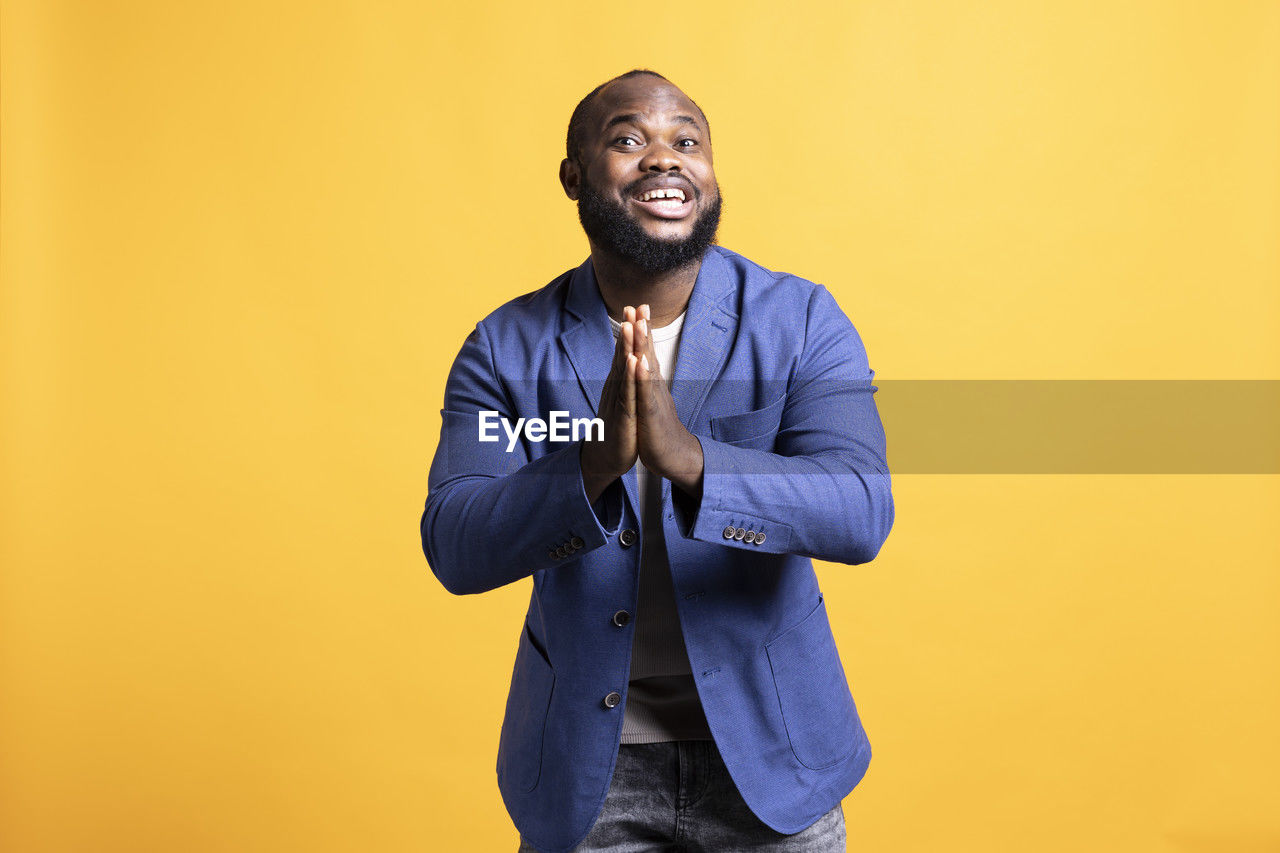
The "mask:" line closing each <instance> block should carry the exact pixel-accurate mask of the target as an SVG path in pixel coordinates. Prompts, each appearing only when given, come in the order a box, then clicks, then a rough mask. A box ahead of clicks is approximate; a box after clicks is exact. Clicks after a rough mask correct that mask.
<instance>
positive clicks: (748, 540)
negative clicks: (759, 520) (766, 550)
mask: <svg viewBox="0 0 1280 853" xmlns="http://www.w3.org/2000/svg"><path fill="white" fill-rule="evenodd" d="M742 541H743V542H746V543H747V544H748V545H750V544H751V543H752V542H754V541H756V532H755V531H754V530H748V531H747V535H746V536H744V537H742Z"/></svg>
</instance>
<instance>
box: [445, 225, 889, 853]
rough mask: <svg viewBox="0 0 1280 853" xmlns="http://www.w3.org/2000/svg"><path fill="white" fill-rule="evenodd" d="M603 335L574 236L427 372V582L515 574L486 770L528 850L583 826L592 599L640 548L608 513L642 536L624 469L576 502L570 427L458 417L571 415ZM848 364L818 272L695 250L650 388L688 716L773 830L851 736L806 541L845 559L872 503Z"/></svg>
mask: <svg viewBox="0 0 1280 853" xmlns="http://www.w3.org/2000/svg"><path fill="white" fill-rule="evenodd" d="M613 346H614V339H613V335H612V333H611V330H610V327H609V321H608V314H607V311H606V308H605V305H604V301H603V300H602V298H601V296H600V292H599V288H598V286H597V284H596V281H595V275H594V272H593V269H592V266H591V262H590V260H589V259H588V260H587V261H586V262H584V263H583V264H582V265H581V266H580V267H578V268H577V269H575V270H572V271H570V272H567V273H565V274H564V275H562V276H560V277H558V278H556V279H555V280H554V281H552V282H551V283H550V284H548V285H547V286H545V287H543V288H541V289H539V290H537V291H534V292H533V293H529V294H526V295H524V296H522V297H520V298H518V299H515V300H512V301H511V302H509V303H507V304H506V305H503V306H502V307H501V308H499V309H498V310H496V311H494V312H493V313H492V314H490V315H489V316H488V317H486V318H485V319H484V320H483V321H481V322H480V323H479V324H478V325H477V326H476V329H475V331H474V332H473V333H472V334H471V335H470V336H468V338H467V340H466V342H465V343H464V344H463V347H462V350H461V352H460V353H459V354H458V357H457V359H456V360H455V362H454V365H453V369H452V370H451V372H450V374H449V379H448V382H447V384H446V388H445V402H444V409H443V410H442V413H441V414H442V419H443V423H442V427H441V439H440V444H439V447H438V449H437V451H436V455H435V459H434V460H433V462H432V465H431V472H430V477H429V493H428V497H427V501H426V508H425V511H424V512H423V515H422V525H421V532H422V545H423V551H424V553H425V554H426V557H427V560H428V562H429V563H430V565H431V568H432V570H433V571H434V572H435V574H436V577H437V578H439V580H440V582H441V583H442V584H443V585H444V586H445V588H446V589H448V590H449V591H451V592H453V593H456V594H467V593H479V592H484V591H486V590H490V589H494V588H496V587H499V586H502V585H504V584H507V583H510V582H512V581H515V580H518V579H520V578H524V577H528V576H530V575H532V576H533V591H532V595H531V597H530V602H529V610H528V615H527V617H526V620H525V623H524V626H523V627H522V629H521V631H520V632H519V639H518V641H517V644H516V657H515V667H514V670H513V673H512V679H511V690H510V693H509V696H508V700H507V708H506V716H505V718H504V721H503V725H502V733H501V738H500V742H499V748H498V763H497V772H498V784H499V788H500V790H501V792H502V797H503V801H504V802H505V803H506V806H507V809H508V811H509V812H510V814H511V817H512V820H513V821H514V822H515V824H516V827H517V828H518V829H519V831H520V832H521V834H522V835H524V836H525V837H526V838H527V839H529V841H530V842H531V843H533V844H534V845H535V846H537V847H538V848H539V849H541V850H545V851H548V853H562V851H568V850H570V849H572V848H573V847H574V846H575V845H576V844H577V843H578V842H579V841H581V840H582V839H583V838H584V837H585V836H586V835H587V833H588V832H589V831H590V829H591V827H592V824H593V823H594V821H595V819H596V816H597V815H598V814H599V813H600V811H601V808H602V807H603V805H604V801H605V796H606V793H607V792H608V790H609V783H610V779H611V777H612V774H613V767H614V762H615V760H616V758H617V754H618V743H619V735H620V732H621V727H622V719H623V714H622V711H623V702H624V701H625V694H626V686H627V680H628V672H629V667H630V654H631V641H632V626H633V625H634V621H632V622H627V623H626V624H624V625H618V624H616V623H615V621H614V620H613V618H612V617H613V614H614V613H615V612H617V611H619V610H626V611H629V612H632V613H634V611H635V603H636V596H637V580H638V569H639V562H640V552H641V548H640V547H639V544H638V543H632V544H630V545H628V543H630V542H631V539H630V537H624V536H622V535H621V534H622V532H623V531H628V532H633V533H638V534H639V536H641V537H643V536H644V530H643V529H642V527H641V509H640V506H639V501H638V495H637V488H636V485H637V484H636V475H635V470H634V469H633V470H632V471H631V472H630V473H629V474H627V475H626V476H625V477H623V478H622V479H621V480H620V481H618V482H617V483H615V484H613V485H612V486H610V487H609V489H607V490H606V492H605V494H604V495H603V496H602V497H601V499H600V501H598V502H597V504H596V505H595V506H592V505H591V504H590V503H589V502H588V499H587V496H586V492H585V490H584V488H583V484H582V478H581V473H580V470H579V465H578V454H579V450H580V444H579V443H572V442H570V443H553V442H550V441H543V442H535V441H530V440H527V439H524V440H521V441H519V442H518V443H517V445H516V446H515V447H514V448H512V451H511V452H507V441H506V438H505V436H503V439H502V440H501V441H499V442H480V441H479V440H478V435H479V413H480V412H482V411H497V412H500V413H501V415H502V416H503V417H506V418H508V419H510V420H511V421H513V422H514V421H515V419H516V418H519V417H526V418H527V417H540V418H544V419H547V418H549V417H550V413H551V412H553V411H567V412H569V414H570V416H571V417H573V418H584V417H585V418H589V417H593V416H594V414H595V407H596V405H597V403H598V401H599V399H600V391H601V389H602V387H603V383H604V380H605V377H606V376H607V375H608V371H609V366H610V362H611V359H612V354H613ZM872 378H873V374H872V372H871V370H870V368H869V367H868V364H867V356H866V353H865V351H864V349H863V346H862V342H861V340H860V338H859V337H858V334H857V332H856V331H855V330H854V327H853V325H852V324H851V323H850V322H849V320H848V318H847V317H846V316H845V315H844V313H843V312H842V311H841V310H840V308H839V307H838V306H837V304H836V302H835V299H834V298H832V296H831V294H830V293H829V292H827V290H826V289H825V288H823V287H822V286H821V285H817V284H814V283H812V282H809V281H806V280H804V279H801V278H798V277H795V276H791V275H787V274H784V273H776V272H771V271H769V270H766V269H764V268H762V267H760V266H758V265H756V264H754V263H752V262H751V261H749V260H747V259H746V258H743V257H742V256H740V255H737V254H735V253H733V252H730V251H728V250H726V249H723V248H720V247H713V248H711V249H710V250H708V252H707V254H706V256H705V257H704V259H703V264H702V268H701V270H700V272H699V275H698V279H697V283H696V284H695V286H694V289H693V293H692V295H691V297H690V300H689V306H688V309H687V314H686V317H685V324H684V330H683V333H682V336H681V341H680V358H679V362H678V365H677V368H676V373H675V376H674V377H673V379H672V388H671V393H672V397H673V398H674V400H675V404H676V411H677V413H678V414H679V416H680V419H681V422H682V423H684V424H685V426H686V427H687V428H688V429H689V431H690V432H692V433H693V434H694V435H695V436H696V437H697V438H698V440H699V442H700V443H701V444H702V450H703V456H704V459H705V467H704V473H703V489H702V494H701V497H700V500H698V501H694V500H693V499H692V498H690V497H689V496H687V495H684V493H683V492H681V491H679V490H675V491H674V492H673V490H672V489H671V485H670V483H668V482H665V481H664V483H663V508H664V511H663V524H664V532H665V536H666V542H667V548H668V554H669V558H670V563H671V573H672V582H673V586H674V589H675V596H676V606H677V609H678V611H679V616H680V624H681V627H682V630H683V632H684V637H685V644H686V647H687V650H688V654H689V661H690V663H691V664H692V667H693V675H694V679H695V681H696V683H697V688H698V695H699V698H700V699H701V702H702V706H703V710H704V712H705V714H706V717H707V722H708V724H709V726H710V728H711V732H712V735H713V736H714V738H715V743H716V745H717V747H718V749H719V751H720V754H721V756H722V757H723V760H724V764H725V766H726V767H727V768H728V771H729V773H730V775H731V777H732V779H733V781H734V784H735V785H736V786H737V788H738V790H739V791H740V792H741V794H742V797H743V799H744V801H745V802H746V803H747V805H748V806H749V807H750V808H751V810H752V812H754V814H755V815H756V816H757V817H759V818H760V820H761V821H763V822H764V823H765V824H767V825H768V826H770V827H771V828H773V829H774V830H776V831H778V832H780V833H787V834H790V833H795V832H799V831H800V830H802V829H804V828H805V827H807V826H809V825H811V824H813V823H814V821H816V820H817V819H818V818H820V817H822V816H823V815H825V814H827V813H828V812H830V811H831V809H832V808H834V807H835V806H836V805H837V804H838V803H839V802H840V800H841V799H843V798H844V797H845V796H846V795H847V794H848V793H849V792H850V791H851V790H853V788H854V786H855V785H856V784H857V783H858V781H859V780H860V779H861V778H862V776H863V774H864V773H865V772H866V769H867V765H868V762H869V761H870V758H871V749H870V745H869V743H868V741H867V737H866V734H865V732H864V731H863V728H862V724H861V721H860V720H859V718H858V713H857V709H856V707H855V705H854V701H853V697H852V695H851V694H850V691H849V687H848V683H847V681H846V678H845V673H844V670H843V667H842V666H841V662H840V657H839V655H838V653H837V651H836V646H835V641H834V639H833V638H832V634H831V628H830V625H829V623H828V620H827V613H826V606H825V603H824V601H823V597H822V594H821V593H820V591H819V589H818V583H817V577H816V576H815V574H814V571H813V565H812V562H811V560H810V558H811V557H816V558H819V559H823V560H829V561H834V562H841V563H848V564H858V563H864V562H867V561H869V560H871V559H872V558H873V557H875V555H876V553H877V552H878V551H879V549H880V546H881V545H882V544H883V542H884V539H885V537H886V536H887V535H888V533H889V528H890V527H891V525H892V523H893V498H892V495H891V492H890V483H889V472H888V466H887V463H886V460H885V441H884V432H883V429H882V427H881V423H880V418H879V415H878V413H877V411H876V407H875V402H874V398H873V393H874V391H875V386H874V385H873V384H872ZM739 530H743V531H744V532H745V531H751V533H752V534H753V535H752V536H740V535H738V534H737V532H738V531H739ZM726 534H729V535H730V536H733V538H726ZM759 534H764V537H763V541H761V538H760V537H759ZM575 544H576V547H574V545H575ZM622 621H625V620H622ZM611 693H616V694H619V696H612V697H610V696H609V694H611ZM606 697H609V699H608V700H606ZM619 698H621V700H622V701H617V700H618V699H619ZM610 700H611V701H610Z"/></svg>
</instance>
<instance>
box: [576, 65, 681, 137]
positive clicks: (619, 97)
mask: <svg viewBox="0 0 1280 853" xmlns="http://www.w3.org/2000/svg"><path fill="white" fill-rule="evenodd" d="M619 115H638V116H641V117H642V118H644V119H648V120H650V121H655V122H666V121H672V120H677V119H678V117H680V116H688V117H691V118H692V119H693V120H694V121H695V122H696V124H697V125H698V127H700V128H702V129H703V130H705V129H706V119H705V118H704V117H703V115H702V112H701V110H699V109H698V107H697V105H696V104H694V102H693V101H692V100H690V98H689V96H688V95H686V94H685V93H684V92H682V91H680V89H679V88H677V87H676V86H674V85H672V84H671V83H670V82H668V81H666V80H663V79H661V78H658V77H651V76H649V75H647V74H644V75H639V76H636V77H629V78H627V79H626V80H615V81H614V82H612V83H610V84H609V85H608V86H606V87H605V88H604V89H602V90H601V91H600V93H599V94H598V95H596V98H595V104H594V105H593V109H592V121H591V126H592V129H593V131H594V132H595V133H600V132H602V131H603V130H604V129H605V126H606V125H607V124H608V123H609V120H610V119H612V118H615V117H617V116H619Z"/></svg>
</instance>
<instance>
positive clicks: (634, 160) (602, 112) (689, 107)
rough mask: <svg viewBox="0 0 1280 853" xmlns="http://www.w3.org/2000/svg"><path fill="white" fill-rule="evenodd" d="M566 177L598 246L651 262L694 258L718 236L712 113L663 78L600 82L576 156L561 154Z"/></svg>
mask: <svg viewBox="0 0 1280 853" xmlns="http://www.w3.org/2000/svg"><path fill="white" fill-rule="evenodd" d="M560 179H561V182H562V183H563V185H564V189H565V193H566V194H567V195H568V196H569V198H572V199H576V200H577V202H578V218H579V219H580V220H581V222H582V228H583V230H584V231H586V232H587V237H588V239H590V240H591V242H592V244H593V246H598V247H600V248H602V249H605V250H607V251H609V252H611V253H613V254H615V255H617V256H618V257H620V258H622V259H623V260H624V261H627V262H629V263H631V264H633V265H634V266H636V267H639V268H640V269H642V270H644V271H646V272H651V273H657V272H666V271H668V270H672V269H675V268H677V267H680V266H684V265H685V264H688V263H690V262H691V261H695V260H697V259H698V258H701V257H702V253H703V252H704V251H706V248H707V247H708V246H709V245H711V243H712V242H713V241H714V240H715V234H716V228H717V227H718V225H719V222H720V187H719V186H718V185H717V184H716V177H715V170H714V169H713V168H712V164H711V141H710V138H709V135H708V132H707V127H706V121H705V119H704V118H703V116H702V113H701V111H700V110H699V109H698V108H697V106H695V105H694V103H693V102H692V101H691V100H689V98H688V97H686V96H685V94H684V93H683V92H681V91H680V90H679V89H677V88H676V87H675V86H673V85H671V84H670V83H668V82H667V81H665V80H661V79H659V78H657V77H651V76H648V75H642V76H638V77H631V78H628V79H626V80H618V81H616V82H614V83H611V84H610V85H609V86H607V87H606V88H605V89H604V90H602V91H601V92H600V93H599V94H598V95H597V96H596V98H595V101H594V102H593V104H592V109H591V111H590V115H589V117H588V120H587V127H586V132H585V133H584V134H583V138H582V144H581V148H580V151H579V160H577V161H574V160H565V161H564V163H562V164H561V167H560Z"/></svg>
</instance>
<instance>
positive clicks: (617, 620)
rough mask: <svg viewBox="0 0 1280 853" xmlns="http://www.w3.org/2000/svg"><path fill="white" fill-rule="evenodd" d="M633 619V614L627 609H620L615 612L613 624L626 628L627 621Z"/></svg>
mask: <svg viewBox="0 0 1280 853" xmlns="http://www.w3.org/2000/svg"><path fill="white" fill-rule="evenodd" d="M630 621H631V614H630V613H628V612H627V611H625V610H619V611H618V612H617V613H615V614H613V624H615V625H617V626H618V627H619V628H625V627H626V625H627V623H628V622H630Z"/></svg>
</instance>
